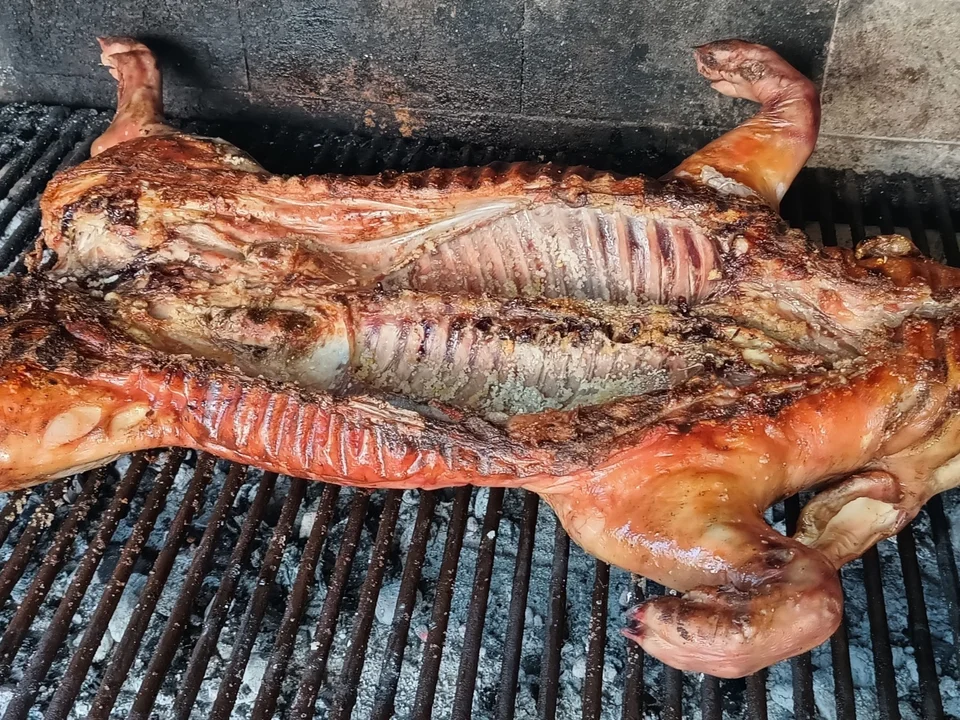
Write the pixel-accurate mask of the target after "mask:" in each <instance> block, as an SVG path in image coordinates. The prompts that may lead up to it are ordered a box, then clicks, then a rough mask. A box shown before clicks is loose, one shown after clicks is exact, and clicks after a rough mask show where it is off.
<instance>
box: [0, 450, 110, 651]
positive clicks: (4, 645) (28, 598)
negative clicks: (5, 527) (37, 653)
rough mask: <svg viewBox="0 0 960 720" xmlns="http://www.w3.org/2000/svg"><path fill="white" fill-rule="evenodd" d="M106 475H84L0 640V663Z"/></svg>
mask: <svg viewBox="0 0 960 720" xmlns="http://www.w3.org/2000/svg"><path fill="white" fill-rule="evenodd" d="M105 474H106V471H105V470H104V469H102V468H101V469H99V470H95V471H92V472H90V473H88V474H87V481H86V482H85V483H84V486H83V492H82V493H81V494H80V496H79V497H78V498H77V499H76V501H75V503H74V505H73V508H72V509H71V510H70V514H69V516H68V517H67V519H66V520H65V521H64V523H63V525H61V526H60V529H59V531H58V532H57V535H56V538H54V541H53V545H52V546H51V548H50V549H49V550H48V551H47V552H46V553H45V554H44V556H43V561H42V562H41V564H40V569H39V570H38V571H37V573H36V574H35V575H34V576H33V580H32V581H31V582H30V587H29V588H28V589H27V593H26V595H24V597H23V601H22V602H21V603H20V607H19V608H18V609H17V613H16V615H14V617H13V618H12V619H11V621H10V625H9V626H8V627H7V632H6V633H4V636H3V638H2V639H0V663H2V664H6V659H7V658H8V657H9V656H11V655H12V653H14V652H16V648H17V647H19V645H20V640H21V639H22V637H23V633H25V632H26V629H27V628H28V627H29V625H30V623H31V622H32V621H33V619H34V617H36V613H37V610H38V609H39V608H40V605H41V604H42V603H43V601H44V599H45V598H46V597H47V593H48V592H49V591H50V586H51V585H52V584H53V580H54V578H55V577H56V575H57V573H58V572H59V571H60V568H61V567H62V566H63V563H64V561H65V560H66V555H67V552H68V550H69V549H70V548H72V547H73V543H74V540H76V537H77V533H78V532H79V530H80V523H81V522H83V521H84V520H85V519H86V518H87V515H88V514H89V513H90V511H91V510H92V509H93V506H94V505H95V504H96V502H97V499H98V493H99V491H100V489H101V487H102V486H103V480H104V476H105ZM21 540H22V537H21ZM18 547H19V546H18ZM8 567H11V566H10V565H9V564H8V565H6V566H5V567H4V571H6V569H7V568H8Z"/></svg>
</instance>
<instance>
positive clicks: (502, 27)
mask: <svg viewBox="0 0 960 720" xmlns="http://www.w3.org/2000/svg"><path fill="white" fill-rule="evenodd" d="M947 6H950V7H947ZM950 9H952V10H955V11H958V12H950ZM911 23H912V24H911ZM918 23H919V25H920V27H914V26H916V25H917V24H918ZM954 30H955V31H960V7H958V3H956V2H955V1H954V0H941V1H939V2H927V1H926V0H839V4H838V0H766V1H765V2H761V1H759V0H711V1H710V2H699V1H697V0H659V1H654V0H576V1H574V0H343V1H342V2H330V1H329V0H324V1H321V2H310V1H309V0H206V1H205V2H187V1H185V0H150V1H148V2H144V1H143V0H100V1H98V2H68V1H67V0H5V2H3V3H2V4H0V100H8V101H9V100H34V101H44V102H52V103H65V104H73V105H93V106H98V107H109V106H111V105H112V104H113V101H114V92H115V90H114V85H113V82H112V80H111V79H110V78H109V76H108V75H107V73H106V72H105V71H104V70H103V69H102V68H100V67H98V54H99V53H98V48H97V45H96V42H95V38H96V36H98V35H104V34H124V35H134V36H136V37H138V38H140V39H142V40H144V41H146V42H147V43H148V44H149V45H150V46H151V47H153V48H154V49H155V50H156V51H157V52H158V54H159V55H160V57H161V60H162V64H163V67H164V71H165V78H166V93H165V94H166V101H167V107H168V111H169V112H170V113H171V114H174V115H179V116H199V117H242V118H244V119H250V120H260V119H264V118H271V119H279V120H283V121H286V122H293V123H299V124H303V123H308V124H324V125H329V126H333V127H337V128H343V129H351V130H354V129H358V128H361V129H364V128H365V129H367V130H369V131H370V132H385V133H401V134H404V135H411V134H423V135H427V136H432V137H451V138H456V139H463V140H470V141H481V142H494V143H497V144H513V145H520V146H526V147H541V148H544V149H554V148H556V147H565V148H566V147H569V148H571V149H574V150H584V149H589V150H591V151H597V150H600V151H604V150H605V151H610V152H620V151H624V150H627V149H636V148H638V147H641V146H648V147H654V146H657V145H658V144H669V145H671V146H677V149H679V146H680V145H685V144H689V143H696V142H699V141H700V140H701V139H703V138H708V137H710V136H714V135H716V134H718V133H719V132H720V131H721V130H722V129H725V128H727V127H729V126H730V125H732V124H734V123H736V122H737V121H738V120H740V119H741V118H743V117H744V116H745V115H746V114H748V113H749V112H750V111H751V109H750V108H749V106H748V105H747V104H745V103H739V102H735V101H732V100H730V99H728V98H724V97H721V96H719V95H717V94H716V93H714V92H712V91H711V90H710V89H709V87H708V85H707V84H706V83H705V82H703V81H702V80H701V79H700V78H699V76H698V75H697V73H696V71H695V68H694V64H693V62H692V58H691V53H690V49H691V47H692V46H694V45H697V44H700V43H703V42H707V41H709V40H715V39H720V38H725V37H742V38H745V39H750V40H754V41H757V42H762V43H765V44H768V45H771V46H772V47H774V48H776V49H777V50H778V51H780V52H781V53H782V54H783V55H784V56H785V57H786V58H787V59H788V60H790V61H791V62H792V63H794V64H795V65H796V66H797V67H798V68H800V69H801V70H802V71H803V72H805V73H807V74H808V75H810V76H811V77H813V78H814V79H815V80H817V81H818V83H821V84H822V85H824V86H825V87H826V88H827V89H828V93H827V96H825V99H827V100H828V103H827V106H826V107H825V113H824V117H825V129H826V130H828V135H829V136H830V137H829V138H827V140H826V141H825V144H826V146H828V147H829V148H830V149H829V152H828V155H827V156H826V157H824V158H822V159H823V161H824V162H825V164H831V160H834V159H835V160H836V161H837V162H839V164H851V163H857V162H859V163H861V164H863V165H865V166H866V168H867V169H869V167H870V166H871V164H875V163H876V162H877V160H876V158H882V157H884V156H890V157H909V155H910V152H907V151H911V152H914V154H915V153H916V152H917V151H923V150H924V149H925V151H926V152H927V154H928V155H929V153H930V152H931V147H932V146H931V143H932V144H933V146H935V147H933V150H935V151H936V152H937V153H939V156H938V157H939V159H937V162H939V163H940V166H935V167H930V166H929V164H930V160H929V159H928V160H927V161H926V165H927V167H926V168H925V171H926V172H927V173H929V172H931V171H933V172H937V171H938V169H940V170H942V171H943V172H942V174H952V173H951V169H952V164H953V163H954V162H955V161H956V165H957V168H958V169H960V159H957V158H956V151H957V148H958V147H960V145H958V141H960V121H958V120H957V119H956V118H957V113H956V111H955V108H956V107H957V104H956V102H954V104H953V105H952V106H951V107H950V108H949V111H948V108H947V107H946V103H949V102H950V101H951V98H953V100H954V101H956V100H958V99H960V98H957V97H956V94H957V92H958V90H960V80H956V79H953V80H950V79H949V77H948V76H946V75H945V73H944V72H938V69H937V67H935V65H936V64H937V63H938V62H941V63H942V62H943V58H944V53H947V58H948V59H950V58H954V59H955V58H956V57H957V56H958V51H957V50H956V49H954V48H953V45H954V43H952V41H951V40H950V39H949V38H950V37H956V36H957V35H956V32H952V31H954ZM874 40H882V42H879V41H878V42H874ZM924 53H926V54H927V55H928V56H929V57H926V56H925V55H924ZM888 56H890V58H888ZM865 57H869V58H870V59H871V61H873V62H874V64H875V65H876V68H875V69H874V70H873V71H872V72H871V73H869V75H870V77H869V78H864V77H863V71H864V68H863V65H864V58H865ZM904 65H906V66H908V67H906V68H903V67H901V66H904ZM944 69H945V70H948V69H949V68H944ZM944 78H946V79H944ZM868 79H869V80H870V82H867V80H868ZM891 86H893V87H895V88H896V89H897V94H896V97H897V98H898V102H900V103H906V104H909V105H910V106H911V115H910V117H911V119H912V120H911V122H910V123H907V124H906V127H904V123H900V125H897V126H896V127H897V134H896V136H895V137H894V138H893V139H894V140H896V141H898V142H901V144H902V143H903V142H907V143H913V144H912V145H908V146H904V147H900V148H899V150H898V152H899V154H898V152H892V151H891V152H886V150H885V146H884V147H881V148H880V150H879V151H878V150H876V149H874V150H870V149H869V148H867V145H869V143H870V142H878V141H879V142H881V143H883V142H890V141H891V135H892V134H891V133H890V132H888V130H889V128H890V127H891V117H893V116H892V115H891V116H890V117H885V115H886V114H887V113H889V109H888V108H887V107H886V106H885V105H884V103H883V98H882V97H881V98H877V97H876V95H877V93H878V92H880V91H881V90H883V88H884V87H891ZM930 88H933V89H932V90H931V89H930ZM881 94H883V93H881ZM918 101H919V102H918ZM831 103H833V105H835V106H836V111H835V112H832V108H831ZM861 109H862V110H863V112H860V110H861ZM874 118H875V119H874ZM924 118H931V119H930V120H928V121H925V120H924ZM856 143H860V145H859V146H857V145H856ZM864 143H867V145H864ZM854 146H856V147H858V148H859V150H858V151H857V153H858V154H857V155H856V157H851V155H850V152H849V149H850V148H851V147H854ZM915 146H916V147H915ZM654 149H655V148H654ZM821 155H822V153H821ZM898 162H900V163H901V164H903V162H902V161H900V160H898ZM880 169H909V168H899V167H892V168H880Z"/></svg>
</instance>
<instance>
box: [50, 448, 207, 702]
mask: <svg viewBox="0 0 960 720" xmlns="http://www.w3.org/2000/svg"><path fill="white" fill-rule="evenodd" d="M215 462H216V458H214V457H213V456H212V455H202V456H200V458H199V459H198V460H197V467H196V469H195V470H194V473H193V480H192V481H191V483H190V489H189V490H188V491H187V494H186V495H185V496H184V498H183V500H182V501H181V503H180V510H179V512H178V513H177V516H176V518H174V521H173V525H171V526H170V530H169V531H168V532H167V538H166V543H165V544H164V547H163V550H162V551H161V552H160V555H159V556H158V557H157V559H156V560H155V561H154V563H153V567H152V568H151V572H150V579H149V580H148V581H147V584H146V586H145V587H144V588H143V591H142V592H141V594H140V597H139V599H138V601H137V607H136V609H135V610H134V611H133V614H132V616H131V617H130V622H129V623H128V624H127V628H126V630H125V631H124V633H123V637H122V638H121V640H120V643H119V647H118V648H117V650H116V652H115V653H114V656H113V659H112V660H111V661H110V664H109V665H108V666H107V671H106V673H105V674H104V676H103V680H102V681H101V683H100V689H99V690H98V691H97V695H96V697H95V698H94V700H93V708H92V709H91V711H90V715H89V718H90V719H91V720H93V719H94V718H98V719H99V718H105V717H108V716H109V714H110V710H112V709H113V704H114V703H115V702H116V701H117V695H118V694H119V693H120V686H121V685H123V682H124V680H126V677H127V673H128V671H129V670H130V666H131V665H133V659H134V657H135V656H136V654H137V651H138V650H139V649H140V643H141V641H142V640H143V633H144V632H145V631H146V629H147V623H148V622H149V621H150V617H151V616H152V615H153V612H154V609H155V608H156V606H157V601H158V600H159V599H160V593H161V591H162V590H163V587H164V585H165V584H166V582H167V577H168V576H169V574H170V570H171V568H172V567H173V561H174V559H175V557H176V555H177V553H178V552H179V551H180V549H181V547H182V545H183V542H184V540H185V538H186V535H187V530H188V525H189V523H190V522H191V520H192V519H193V516H194V515H195V514H196V513H197V512H198V511H199V510H200V507H201V504H202V502H203V491H204V489H205V488H206V486H207V483H208V482H209V481H210V474H211V472H212V471H213V466H214V463H215ZM74 700H75V698H69V705H71V706H72V705H73V701H74ZM60 707H62V708H63V709H62V715H60V716H58V715H56V713H55V712H54V708H55V706H54V705H53V704H51V706H50V710H48V712H47V720H54V718H60V717H66V716H67V714H68V713H69V709H70V708H69V707H68V706H67V705H66V703H64V705H62V706H60Z"/></svg>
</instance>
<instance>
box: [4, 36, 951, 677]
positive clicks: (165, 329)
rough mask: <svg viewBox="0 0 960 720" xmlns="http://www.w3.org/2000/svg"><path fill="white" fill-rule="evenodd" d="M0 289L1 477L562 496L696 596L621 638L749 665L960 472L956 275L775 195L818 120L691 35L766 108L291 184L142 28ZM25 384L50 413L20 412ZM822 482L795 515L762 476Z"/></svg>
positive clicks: (610, 558)
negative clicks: (631, 172) (161, 472)
mask: <svg viewBox="0 0 960 720" xmlns="http://www.w3.org/2000/svg"><path fill="white" fill-rule="evenodd" d="M101 45H102V48H103V56H102V57H103V62H104V64H105V65H107V66H108V67H109V68H110V70H111V73H112V74H113V75H114V77H116V78H117V80H118V84H119V96H118V111H117V115H116V118H115V120H114V122H113V124H112V125H111V127H110V128H109V130H108V131H107V132H106V133H105V134H104V135H103V136H102V137H101V138H100V139H99V140H98V141H97V143H95V145H94V148H93V155H94V157H93V158H92V159H91V160H90V161H88V162H86V163H83V164H82V165H80V166H78V167H76V168H72V169H68V170H66V171H64V172H62V173H60V174H59V175H58V176H57V177H56V178H55V179H54V180H53V181H52V182H51V184H50V186H49V188H48V189H47V191H46V193H45V194H44V197H43V199H42V210H43V222H42V234H41V238H40V242H39V244H38V247H37V250H36V252H35V253H34V254H33V257H32V260H31V275H29V276H28V277H26V278H7V279H4V280H2V281H0V374H2V380H0V395H2V396H3V402H2V403H0V484H2V486H3V487H4V488H7V489H12V488H15V487H22V486H24V485H27V484H31V483H35V482H40V481H42V480H44V479H49V478H52V477H58V476H61V475H63V474H65V473H69V472H75V471H76V470H77V469H78V468H83V467H87V466H91V465H96V464H99V463H102V462H105V461H106V460H107V459H109V458H111V457H114V456H116V455H117V454H120V453H125V452H130V451H132V450H138V449H146V448H154V447H163V446H168V445H177V446H184V447H191V448H197V449H203V450H207V451H209V452H213V453H215V454H217V455H219V456H221V457H225V458H229V459H232V460H236V461H240V462H244V463H249V464H252V465H256V466H258V467H262V468H266V469H270V470H274V471H277V472H283V473H287V474H291V475H296V476H300V477H306V478H314V479H318V480H326V481H333V482H339V483H344V484H353V485H364V486H370V487H393V488H399V487H423V488H435V487H442V486H449V485H458V484H468V483H473V484H486V485H504V486H514V487H525V488H527V489H529V490H531V491H534V492H537V493H539V494H540V495H541V496H542V497H543V498H544V499H545V500H546V502H548V503H549V504H550V505H551V506H552V507H553V508H554V510H555V511H556V512H557V515H558V517H559V519H560V521H561V522H562V523H563V526H564V527H565V528H566V530H567V532H568V533H569V534H570V536H571V537H572V538H573V539H574V540H575V541H576V542H578V543H579V544H581V545H582V546H583V547H584V548H585V549H586V550H588V551H589V552H591V553H593V554H595V555H596V556H597V557H599V558H601V559H603V560H605V561H607V562H610V563H613V564H615V565H618V566H620V567H623V568H625V569H627V570H630V571H632V572H637V573H640V574H643V575H646V576H647V577H650V578H653V579H654V580H656V581H658V582H660V583H662V584H664V585H666V586H667V587H670V588H673V589H675V590H678V591H680V592H681V593H682V594H681V595H679V596H675V597H674V596H671V597H663V598H656V599H652V600H649V601H647V602H645V603H643V604H642V605H640V606H639V607H637V608H635V609H634V610H632V611H631V613H630V617H631V622H630V626H629V628H628V629H627V630H626V631H625V632H626V634H627V635H628V636H630V637H632V638H633V639H635V640H636V641H637V642H638V643H640V644H641V645H642V646H643V648H644V649H645V650H646V651H647V652H650V653H651V654H653V655H654V656H656V657H658V658H660V659H662V660H664V661H665V662H667V663H669V664H671V665H673V666H674V667H678V668H681V669H684V670H693V671H703V672H709V673H711V674H713V675H718V676H723V677H737V676H741V675H744V674H747V673H750V672H753V671H755V670H757V669H759V668H762V667H764V666H766V665H769V664H771V663H773V662H776V661H778V660H780V659H783V658H786V657H789V656H791V655H794V654H797V653H800V652H803V651H805V650H808V649H810V648H811V647H813V646H815V645H817V644H818V643H820V642H822V641H823V640H824V639H826V638H827V637H829V635H830V634H831V633H832V632H833V630H834V629H835V628H836V627H837V625H838V624H839V622H840V619H841V615H842V613H841V602H842V600H841V591H840V585H839V580H838V576H837V573H836V569H837V568H838V567H840V566H841V565H842V564H843V563H845V562H847V561H849V560H850V559H852V558H855V557H857V556H858V555H860V554H861V553H862V552H864V551H865V550H866V549H867V548H869V547H870V546H871V545H872V544H873V543H875V542H877V541H878V540H880V539H882V538H885V537H889V536H890V535H892V534H894V533H896V532H897V531H898V530H899V529H900V528H901V527H903V525H904V524H905V523H906V522H908V521H909V520H910V519H911V518H913V517H914V516H915V515H916V513H917V512H918V511H919V509H920V507H921V506H922V505H923V503H924V502H925V501H926V500H927V499H928V498H930V497H931V496H932V495H934V494H936V493H938V492H941V491H943V490H945V489H947V488H950V487H954V486H956V485H957V484H958V483H960V462H958V460H957V456H958V453H960V414H958V413H957V410H956V409H957V397H958V395H957V392H958V384H960V363H958V360H960V330H958V328H957V309H956V301H957V296H958V293H957V287H958V284H960V274H958V272H957V271H956V270H954V269H951V268H947V267H944V266H942V265H939V264H937V263H934V262H932V261H930V260H928V259H925V258H922V257H920V256H919V253H917V251H916V249H915V248H914V247H913V246H912V245H911V244H910V243H909V241H907V240H905V239H904V238H900V237H897V236H884V237H878V238H872V239H870V240H868V241H867V242H865V243H864V244H862V245H861V246H860V247H859V248H857V250H856V251H855V252H852V251H847V250H835V249H828V250H820V249H817V248H815V247H814V246H813V245H812V244H811V243H810V242H809V241H808V240H807V238H806V237H804V236H803V235H802V233H799V232H796V231H792V230H790V229H789V228H788V227H787V226H786V225H785V223H784V222H783V221H782V220H781V218H780V217H779V216H778V214H777V208H778V205H779V202H780V200H781V199H782V197H783V194H784V193H785V192H786V189H787V188H788V187H789V185H790V183H791V181H792V180H793V178H794V177H795V176H796V174H797V173H798V172H799V170H800V168H801V167H802V165H803V164H804V162H805V161H806V159H807V158H808V157H809V154H810V152H811V151H812V149H813V146H814V143H815V141H816V136H817V131H818V127H819V104H818V97H817V93H816V89H815V88H814V86H813V84H812V83H810V81H809V80H807V79H806V78H804V77H803V76H802V75H800V74H799V73H797V72H796V71H795V70H794V69H793V68H791V67H790V66H789V65H788V64H787V63H786V62H784V61H783V60H782V59H781V58H780V57H779V56H777V55H776V54H775V53H774V52H773V51H771V50H769V49H767V48H764V47H760V46H757V45H750V44H748V43H744V42H741V41H735V40H731V41H723V42H719V43H711V44H709V45H706V46H703V47H701V48H698V49H697V50H696V59H697V66H698V69H699V71H700V72H701V74H702V75H704V76H705V77H706V78H707V79H708V80H710V82H711V83H712V84H713V87H714V88H715V89H716V90H718V91H719V92H721V93H724V94H726V95H730V96H733V97H740V98H746V99H750V100H754V101H757V102H759V103H760V104H761V109H760V111H759V112H758V114H757V115H755V116H754V117H753V118H752V119H750V120H749V121H748V122H746V123H744V124H743V125H741V126H740V127H738V128H735V129H734V130H731V131H730V132H729V133H727V134H726V135H724V136H722V137H721V138H719V139H717V140H716V141H714V142H713V143H711V144H710V145H708V146H707V147H705V148H704V149H703V150H701V151H700V152H698V153H696V154H694V155H693V156H692V157H690V158H688V159H687V160H686V161H684V162H683V163H682V164H681V165H680V166H679V167H677V168H676V169H675V170H674V171H673V172H671V173H670V174H669V175H668V176H667V177H666V178H663V179H661V180H653V179H649V178H643V177H622V176H618V175H614V174H610V173H602V172H596V171H593V170H590V169H587V168H560V167H556V166H553V165H531V164H512V165H492V166H488V167H485V168H462V169H455V170H438V169H434V170H427V171H423V172H417V173H403V174H397V173H385V174H382V175H379V176H375V177H345V176H338V175H323V176H311V177H293V178H288V177H278V176H273V175H270V174H269V173H267V172H266V171H265V170H264V169H263V168H261V167H260V166H259V165H258V164H257V163H256V162H255V161H254V160H252V159H251V158H250V157H248V156H247V155H245V154H244V153H242V152H241V151H240V150H238V149H236V148H234V147H232V146H231V145H229V144H227V143H225V142H223V141H220V140H213V139H207V138H197V137H191V136H188V135H185V134H183V133H180V132H178V131H176V130H175V129H173V128H172V127H170V126H168V125H167V124H165V123H164V120H163V116H162V106H161V78H160V74H159V72H158V70H157V67H156V63H155V61H154V58H153V56H152V54H151V53H150V52H149V50H148V49H147V48H146V47H144V46H143V45H141V44H139V43H136V42H134V41H132V40H126V39H117V38H112V39H107V40H103V41H101ZM24 408H30V412H25V411H24ZM808 489H820V490H821V492H820V493H819V494H818V495H817V496H816V497H815V498H814V499H813V500H812V501H811V502H810V503H809V504H808V505H807V507H806V508H805V509H804V512H803V514H802V516H801V519H800V522H799V529H798V532H797V533H796V535H795V536H794V537H792V538H791V537H784V536H782V535H780V534H778V533H776V532H775V531H773V530H772V529H771V528H770V527H769V526H768V525H767V524H766V523H765V522H764V520H763V511H764V510H765V509H766V508H767V507H769V506H770V505H771V504H772V503H774V502H776V501H778V500H780V499H782V498H784V497H787V496H790V495H792V494H794V493H796V492H799V491H801V490H808Z"/></svg>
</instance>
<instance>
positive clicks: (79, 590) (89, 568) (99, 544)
mask: <svg viewBox="0 0 960 720" xmlns="http://www.w3.org/2000/svg"><path fill="white" fill-rule="evenodd" d="M146 466H147V463H146V459H145V458H144V457H143V456H142V455H136V456H134V459H133V462H131V463H130V468H129V469H128V470H127V472H126V474H125V475H124V478H123V481H122V482H121V484H120V486H119V487H118V488H117V490H116V492H115V493H114V496H113V500H112V501H111V503H110V506H109V507H108V508H107V510H106V512H105V513H104V514H103V519H102V521H101V523H100V527H99V529H98V530H97V534H96V536H95V537H94V539H93V541H92V542H91V543H90V545H89V546H88V549H87V552H86V553H84V556H83V559H82V560H81V561H80V565H79V566H78V567H77V570H76V571H75V572H74V576H73V580H72V581H71V583H70V587H69V589H68V590H67V592H66V594H65V595H64V597H63V599H62V600H61V601H60V605H59V607H58V608H57V614H56V615H55V616H54V618H53V620H52V621H51V622H50V629H49V630H48V631H47V632H48V635H49V634H50V633H51V632H53V633H55V634H53V635H50V640H49V644H50V645H51V646H52V645H53V644H54V643H55V642H56V641H58V640H61V641H62V637H63V636H64V635H65V634H66V626H65V624H64V623H65V622H69V620H70V618H71V617H72V616H73V612H74V610H75V608H76V606H77V605H78V604H79V602H80V598H81V597H82V596H83V594H84V592H86V590H87V586H88V585H89V583H90V579H91V578H92V576H93V573H94V571H95V570H96V567H97V565H98V564H99V562H100V558H101V557H103V553H104V550H106V547H107V542H108V541H109V539H110V537H111V536H112V535H113V533H114V532H115V531H116V529H117V525H119V523H120V521H121V520H122V519H123V517H124V516H125V515H126V514H127V511H128V510H129V508H130V499H131V498H132V497H133V495H134V493H135V492H136V490H137V487H138V485H139V482H140V477H141V475H142V474H143V471H144V470H145V469H146ZM38 610H39V606H34V607H30V606H29V605H27V603H25V602H24V603H21V605H20V607H19V608H18V609H17V612H16V614H14V616H13V619H12V620H11V621H10V624H9V625H8V626H7V630H6V632H4V634H3V638H2V639H0V675H6V674H7V673H8V672H9V670H10V665H11V663H12V661H13V658H14V656H15V655H16V653H17V651H18V650H19V649H20V646H21V643H22V642H23V638H24V636H25V635H26V634H27V630H28V629H29V626H30V623H31V622H32V621H33V617H34V615H35V613H36V612H37V611H38ZM55 650H56V648H55V647H54V651H55Z"/></svg>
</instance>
